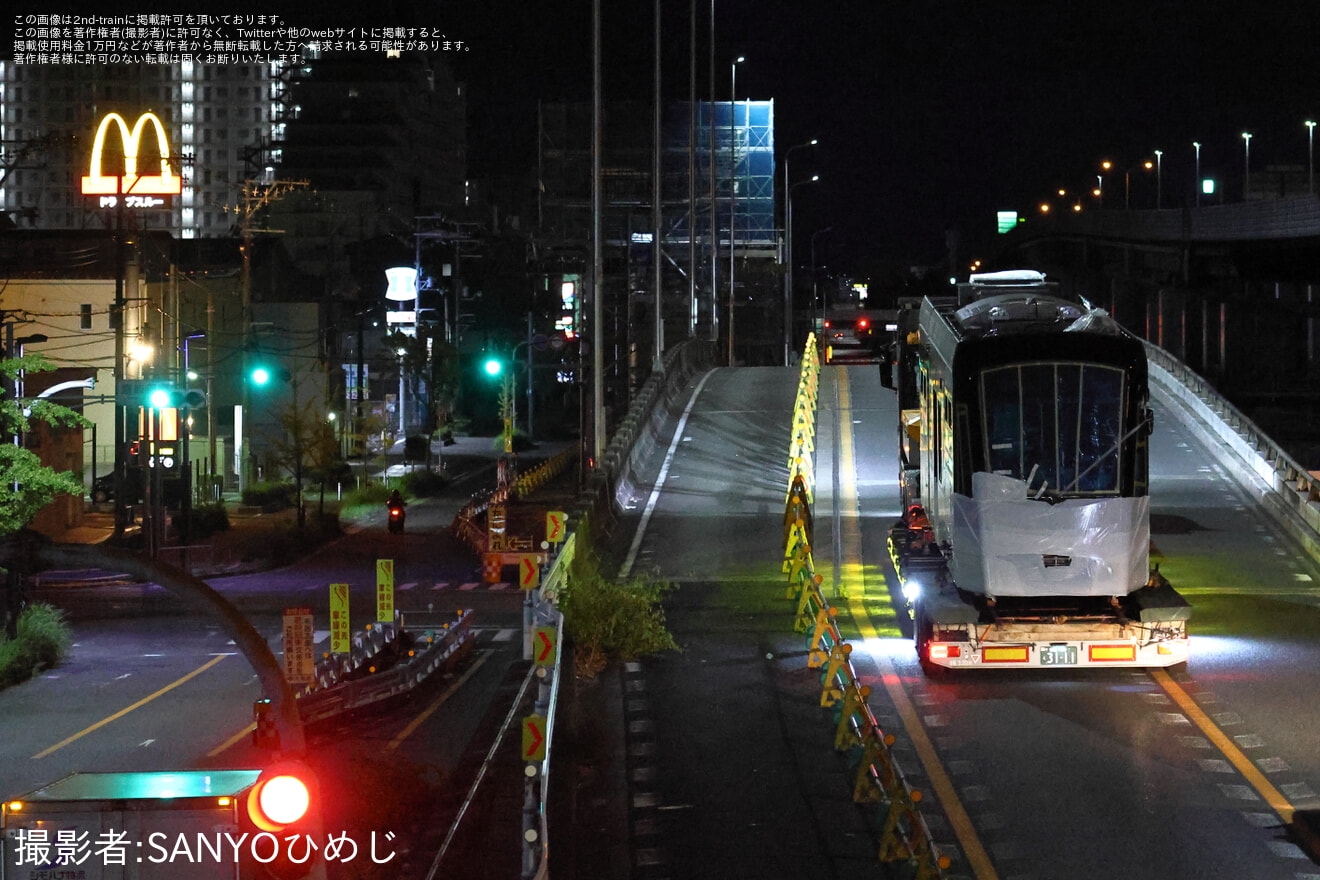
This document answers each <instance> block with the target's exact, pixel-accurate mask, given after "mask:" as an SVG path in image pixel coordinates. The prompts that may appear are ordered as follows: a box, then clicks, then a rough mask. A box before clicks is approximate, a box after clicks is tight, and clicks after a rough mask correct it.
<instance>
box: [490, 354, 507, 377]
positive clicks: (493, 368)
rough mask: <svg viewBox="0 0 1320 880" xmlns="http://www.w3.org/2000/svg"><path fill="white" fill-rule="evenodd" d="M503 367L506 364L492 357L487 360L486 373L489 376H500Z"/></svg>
mask: <svg viewBox="0 0 1320 880" xmlns="http://www.w3.org/2000/svg"><path fill="white" fill-rule="evenodd" d="M503 368H504V365H503V364H501V363H500V362H499V361H498V360H496V359H495V358H491V359H490V360H488V361H486V374H487V375H489V376H498V375H499V374H500V370H502V369H503Z"/></svg>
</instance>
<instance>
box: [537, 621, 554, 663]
mask: <svg viewBox="0 0 1320 880" xmlns="http://www.w3.org/2000/svg"><path fill="white" fill-rule="evenodd" d="M536 637H537V638H538V639H540V640H541V645H542V647H541V653H540V654H538V655H537V657H536V662H537V663H545V662H546V661H547V660H549V659H550V658H551V657H553V656H554V654H555V640H554V639H553V638H551V631H550V630H548V629H538V630H537V631H536Z"/></svg>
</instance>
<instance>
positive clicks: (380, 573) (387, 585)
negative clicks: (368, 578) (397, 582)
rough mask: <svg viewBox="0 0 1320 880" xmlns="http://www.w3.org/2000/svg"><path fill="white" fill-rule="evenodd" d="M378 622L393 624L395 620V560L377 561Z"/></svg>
mask: <svg viewBox="0 0 1320 880" xmlns="http://www.w3.org/2000/svg"><path fill="white" fill-rule="evenodd" d="M376 620H377V621H379V622H380V623H391V622H393V620H394V560H393V559H377V560H376Z"/></svg>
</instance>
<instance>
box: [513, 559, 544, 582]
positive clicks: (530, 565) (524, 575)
mask: <svg viewBox="0 0 1320 880" xmlns="http://www.w3.org/2000/svg"><path fill="white" fill-rule="evenodd" d="M539 574H540V569H538V568H537V567H536V557H535V556H524V557H523V558H522V565H520V566H518V584H519V586H521V587H522V588H523V589H524V590H530V589H532V588H533V587H535V586H536V584H537V580H538V578H537V575H539Z"/></svg>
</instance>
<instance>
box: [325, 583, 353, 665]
mask: <svg viewBox="0 0 1320 880" xmlns="http://www.w3.org/2000/svg"><path fill="white" fill-rule="evenodd" d="M351 632H352V630H350V629H349V628H348V584H331V585H330V650H331V651H332V652H333V653H335V654H347V653H348V651H349V635H350V633H351Z"/></svg>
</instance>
